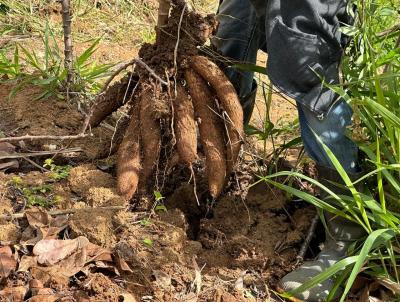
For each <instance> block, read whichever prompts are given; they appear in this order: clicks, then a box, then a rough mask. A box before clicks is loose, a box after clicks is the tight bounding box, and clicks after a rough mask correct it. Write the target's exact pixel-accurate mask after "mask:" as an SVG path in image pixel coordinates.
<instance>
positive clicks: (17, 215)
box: [0, 206, 125, 220]
mask: <svg viewBox="0 0 400 302" xmlns="http://www.w3.org/2000/svg"><path fill="white" fill-rule="evenodd" d="M93 209H102V210H109V211H119V210H124V209H125V207H123V206H110V207H98V208H91V207H86V208H81V209H66V210H54V211H48V212H47V214H49V215H50V216H60V215H67V214H75V213H77V212H80V211H85V210H93ZM24 217H25V212H22V213H15V214H5V215H0V220H13V219H20V218H24Z"/></svg>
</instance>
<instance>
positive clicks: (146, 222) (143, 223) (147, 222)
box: [140, 217, 152, 227]
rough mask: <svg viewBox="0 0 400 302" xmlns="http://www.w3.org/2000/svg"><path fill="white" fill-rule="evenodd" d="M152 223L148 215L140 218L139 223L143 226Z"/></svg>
mask: <svg viewBox="0 0 400 302" xmlns="http://www.w3.org/2000/svg"><path fill="white" fill-rule="evenodd" d="M151 224H152V222H151V219H150V218H148V217H145V218H143V219H142V220H140V225H141V226H143V227H148V226H150V225H151Z"/></svg>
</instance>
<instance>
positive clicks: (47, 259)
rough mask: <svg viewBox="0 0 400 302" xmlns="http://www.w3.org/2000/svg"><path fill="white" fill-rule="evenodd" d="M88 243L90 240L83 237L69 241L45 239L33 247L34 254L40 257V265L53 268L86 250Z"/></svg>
mask: <svg viewBox="0 0 400 302" xmlns="http://www.w3.org/2000/svg"><path fill="white" fill-rule="evenodd" d="M88 243H89V240H88V239H87V238H86V237H83V236H80V237H78V238H76V239H68V240H60V239H43V240H41V241H39V242H38V243H36V245H35V246H34V247H33V254H34V255H36V256H38V263H40V264H43V265H47V266H51V265H54V264H56V263H57V262H59V261H61V260H62V259H65V258H66V257H68V256H69V255H71V254H73V253H74V252H75V251H77V250H78V249H83V248H85V247H86V246H87V244H88ZM85 260H86V259H85Z"/></svg>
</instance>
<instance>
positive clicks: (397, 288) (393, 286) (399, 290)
mask: <svg viewBox="0 0 400 302" xmlns="http://www.w3.org/2000/svg"><path fill="white" fill-rule="evenodd" d="M377 282H378V283H380V284H381V285H383V286H384V287H386V288H387V289H389V290H391V291H392V292H393V293H394V294H396V295H400V284H398V283H397V282H394V281H392V280H390V279H388V278H384V277H377Z"/></svg>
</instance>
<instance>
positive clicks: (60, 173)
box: [43, 158, 72, 181]
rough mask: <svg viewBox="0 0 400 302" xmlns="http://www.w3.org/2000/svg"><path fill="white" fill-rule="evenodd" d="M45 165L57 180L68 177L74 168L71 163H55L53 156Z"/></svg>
mask: <svg viewBox="0 0 400 302" xmlns="http://www.w3.org/2000/svg"><path fill="white" fill-rule="evenodd" d="M43 167H44V168H48V169H49V170H50V171H51V172H52V173H51V174H50V177H51V178H52V179H54V180H56V181H59V180H63V179H66V178H67V177H68V176H69V172H70V170H71V168H72V167H71V166H70V165H66V166H57V165H56V164H54V162H53V160H52V159H51V158H48V159H46V160H45V161H44V165H43Z"/></svg>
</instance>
